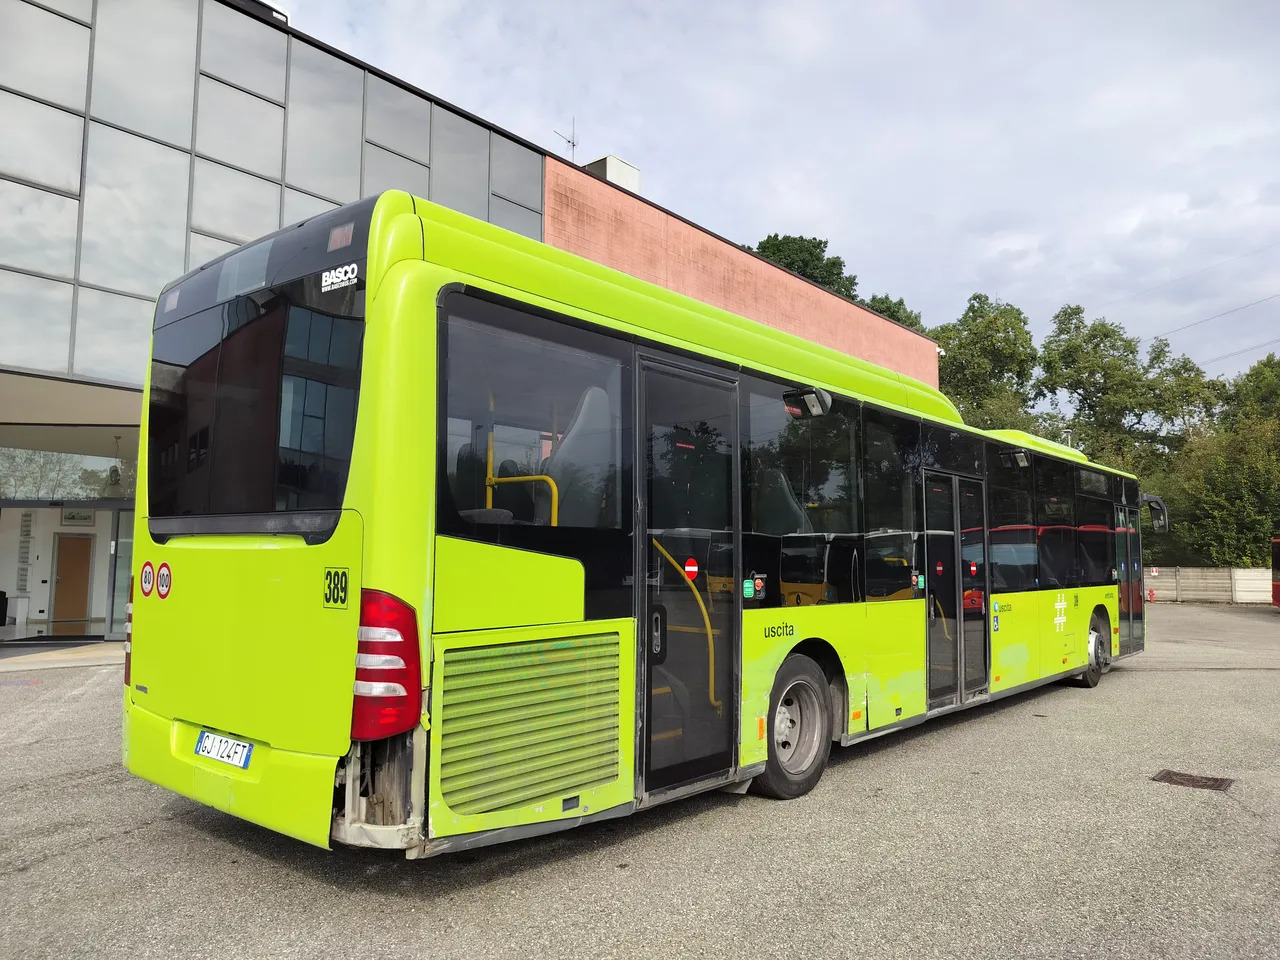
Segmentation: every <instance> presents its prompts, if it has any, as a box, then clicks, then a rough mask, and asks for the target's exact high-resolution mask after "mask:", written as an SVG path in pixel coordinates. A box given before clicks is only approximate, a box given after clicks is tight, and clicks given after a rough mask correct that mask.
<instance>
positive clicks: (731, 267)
mask: <svg viewBox="0 0 1280 960" xmlns="http://www.w3.org/2000/svg"><path fill="white" fill-rule="evenodd" d="M546 163H547V165H546V180H545V187H544V189H545V191H546V195H545V198H544V213H543V227H542V229H543V239H544V240H545V241H546V242H547V243H549V244H551V245H552V246H555V247H559V248H560V249H562V250H568V251H569V252H570V253H576V254H578V255H579V256H582V257H586V258H587V259H588V260H594V261H596V262H597V263H602V264H604V265H605V266H608V267H612V268H614V269H615V270H621V271H622V272H623V273H629V274H631V275H632V276H633V277H639V278H640V279H641V280H647V281H649V282H650V283H656V284H658V285H659V286H663V287H666V288H667V289H669V290H675V291H677V292H678V293H683V294H684V295H685V296H689V297H693V298H694V299H696V300H701V301H702V302H704V303H709V304H712V305H713V306H717V307H720V308H722V309H724V310H729V311H731V312H732V313H736V314H739V315H741V316H744V317H750V318H751V319H753V320H759V321H761V322H762V323H767V324H769V325H770V326H772V327H777V328H778V329H779V330H785V331H787V332H788V333H794V334H796V335H797V336H801V337H804V338H805V339H807V340H814V341H817V342H818V343H821V344H824V345H825V346H829V347H834V348H835V349H837V350H841V351H843V352H845V353H849V354H852V355H853V356H855V357H861V358H863V359H864V360H870V361H871V362H872V363H878V364H880V365H881V366H884V367H888V368H889V369H891V370H897V371H899V372H900V373H905V374H907V375H908V376H912V377H915V378H916V379H917V380H922V381H924V382H925V383H927V384H929V385H930V386H934V387H936V386H937V385H938V354H937V351H936V350H935V348H934V344H933V341H932V340H929V339H928V338H927V337H923V336H920V335H919V334H916V333H915V332H913V331H911V330H908V329H906V328H905V327H901V326H899V325H898V324H896V323H892V322H890V321H888V320H885V319H884V318H883V317H879V316H877V315H876V314H874V313H872V312H870V311H869V310H864V309H862V308H861V307H859V306H857V305H856V304H853V303H850V302H849V301H847V300H845V299H843V298H841V297H837V296H836V295H835V294H832V293H828V292H827V291H825V290H822V289H821V288H819V287H815V286H813V285H812V284H810V283H806V282H805V281H803V280H801V279H799V278H797V277H794V276H792V275H791V274H789V273H787V272H786V271H785V270H779V269H778V268H777V267H775V266H773V265H772V264H769V263H767V262H765V261H763V260H760V259H758V258H757V257H754V256H752V255H751V254H749V253H747V252H745V251H743V250H740V249H738V248H737V247H735V246H733V245H732V244H730V243H726V242H724V241H723V240H720V239H717V238H716V237H713V236H711V235H710V234H708V233H704V232H703V231H701V230H699V229H698V228H697V227H692V226H690V225H689V224H687V223H685V222H684V221H683V220H679V219H677V218H676V217H673V216H671V215H669V214H667V213H664V212H663V211H661V210H659V209H658V208H657V207H653V206H650V205H649V204H647V203H645V202H644V201H643V200H640V199H638V198H637V197H634V196H632V195H631V194H629V193H626V192H625V191H623V190H619V189H617V188H616V187H614V186H612V185H611V184H609V183H606V182H604V181H602V180H598V179H596V178H595V177H593V176H591V175H590V174H587V173H583V172H582V171H581V170H578V169H577V168H575V167H571V166H569V165H568V164H566V163H562V162H560V161H558V160H555V159H554V158H552V157H547V162H546Z"/></svg>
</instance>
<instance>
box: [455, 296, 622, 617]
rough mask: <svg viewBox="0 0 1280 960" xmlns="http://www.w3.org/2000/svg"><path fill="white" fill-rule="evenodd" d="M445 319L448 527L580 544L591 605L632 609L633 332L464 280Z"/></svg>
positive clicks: (515, 540)
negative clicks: (615, 335) (629, 337)
mask: <svg viewBox="0 0 1280 960" xmlns="http://www.w3.org/2000/svg"><path fill="white" fill-rule="evenodd" d="M440 329H441V351H440V365H441V366H440V378H441V382H442V383H443V384H444V385H445V386H444V403H443V405H442V409H441V411H440V417H441V421H440V427H439V430H438V443H439V447H438V451H439V452H438V456H439V464H440V484H439V489H440V494H441V495H440V498H439V503H438V508H437V509H438V529H439V531H440V532H441V533H446V534H450V535H453V536H461V537H467V538H470V539H475V540H484V541H487V542H490V543H498V544H504V545H508V546H515V547H521V548H524V549H529V550H537V551H540V552H543V553H552V554H558V555H561V556H570V557H575V558H577V559H579V560H581V561H582V563H583V567H584V570H585V573H586V586H587V594H586V609H587V616H588V617H604V616H629V615H630V613H631V590H630V586H629V583H630V577H631V570H632V558H631V539H630V531H631V526H632V523H631V521H632V511H631V509H630V497H629V495H628V493H627V491H629V490H630V483H631V479H630V478H631V462H632V459H633V457H632V444H633V433H632V429H633V428H632V420H633V417H632V413H631V376H632V362H631V348H630V345H629V344H626V343H622V342H619V341H615V340H613V339H611V338H610V337H607V336H604V335H601V334H598V333H593V332H588V331H585V330H581V329H578V328H576V327H573V326H570V325H569V324H566V323H560V322H557V321H556V320H552V319H547V318H544V317H542V316H537V315H534V314H533V313H532V312H527V311H526V310H524V309H523V308H517V307H516V306H514V305H508V304H506V303H505V302H504V303H496V302H491V301H488V300H479V299H476V298H474V297H470V296H465V295H462V294H454V295H451V296H449V297H448V298H447V299H446V300H445V302H444V304H443V306H442V308H441V327H440ZM490 438H492V445H493V446H492V449H493V453H492V456H490V454H489V443H490ZM548 477H549V478H551V480H552V481H554V484H555V487H554V488H553V487H552V485H551V484H550V483H548V482H547V481H546V480H545V479H544V478H548Z"/></svg>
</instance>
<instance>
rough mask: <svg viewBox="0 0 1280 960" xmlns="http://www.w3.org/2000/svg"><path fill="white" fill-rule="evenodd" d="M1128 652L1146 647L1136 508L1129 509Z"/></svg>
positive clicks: (1139, 531)
mask: <svg viewBox="0 0 1280 960" xmlns="http://www.w3.org/2000/svg"><path fill="white" fill-rule="evenodd" d="M1128 515H1129V523H1128V525H1127V526H1128V528H1129V571H1130V573H1129V577H1130V580H1129V596H1130V600H1129V632H1130V637H1129V650H1130V652H1132V653H1137V652H1138V651H1139V650H1142V649H1144V648H1145V647H1146V645H1147V629H1146V613H1147V604H1146V600H1145V598H1144V597H1143V596H1142V527H1141V525H1140V524H1139V522H1138V508H1137V507H1129V508H1128Z"/></svg>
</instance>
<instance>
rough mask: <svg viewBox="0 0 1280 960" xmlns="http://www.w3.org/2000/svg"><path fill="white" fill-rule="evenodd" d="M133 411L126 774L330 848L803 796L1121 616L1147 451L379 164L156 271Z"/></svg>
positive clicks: (1109, 650)
mask: <svg viewBox="0 0 1280 960" xmlns="http://www.w3.org/2000/svg"><path fill="white" fill-rule="evenodd" d="M142 437H143V439H142V443H141V451H140V458H139V478H138V491H139V492H138V504H137V526H136V530H135V539H134V560H133V587H132V603H131V607H130V611H131V613H130V616H131V623H130V627H129V629H130V631H131V634H130V642H129V645H128V647H127V653H126V661H125V672H124V683H125V691H124V736H123V756H124V763H125V765H126V766H127V768H128V769H129V770H130V771H132V772H133V773H134V774H136V775H138V776H140V777H143V778H145V779H147V780H150V781H152V782H154V783H157V784H160V785H162V786H164V787H167V788H169V789H170V790H173V791H176V792H177V793H180V794H183V795H185V796H187V797H190V798H193V799H194V800H197V801H199V802H201V803H204V804H207V805H209V806H212V807H215V808H217V809H220V810H223V811H225V812H228V813H231V814H234V815H236V816H238V817H241V818H243V819H245V820H248V821H252V822H254V823H257V824H261V825H263V826H265V827H267V828H269V829H272V830H276V831H279V832H281V833H284V834H288V835H291V836H293V837H296V838H299V839H301V840H304V841H307V842H309V843H312V844H316V845H318V846H325V847H327V846H329V845H330V844H331V843H333V842H337V843H343V844H351V845H358V846H367V847H382V848H395V849H402V850H404V851H405V852H406V855H407V856H409V857H411V858H416V857H423V856H430V855H434V854H439V853H443V852H447V851H452V850H459V849H464V848H470V847H475V846H481V845H485V844H490V843H495V842H499V841H503V840H508V839H512V838H517V837H526V836H531V835H535V834H541V833H546V832H550V831H553V830H559V829H563V828H567V827H570V826H574V825H577V824H581V823H587V822H590V821H595V820H600V819H603V818H609V817H618V816H623V815H626V814H629V813H632V812H634V811H636V810H640V809H643V808H645V807H649V806H652V805H654V804H658V803H662V802H665V801H667V800H672V799H675V798H678V797H681V796H685V795H688V794H692V793H696V792H700V791H705V790H711V789H717V788H721V789H732V790H745V789H747V787H748V786H749V785H754V787H755V789H756V790H758V791H759V792H761V793H764V794H767V795H770V796H773V797H778V798H789V797H795V796H798V795H800V794H803V793H805V792H806V791H809V790H811V789H812V788H813V786H814V785H815V784H816V783H817V782H818V779H819V777H821V775H822V773H823V770H824V768H825V766H826V763H827V759H828V756H829V754H830V750H831V745H832V744H833V743H838V744H842V745H848V744H854V743H858V742H860V741H863V740H866V739H869V738H872V737H877V736H880V735H882V734H885V733H890V732H892V731H896V730H901V729H903V728H905V727H909V726H911V725H913V724H917V723H920V722H921V721H924V720H926V719H928V718H930V717H935V716H939V715H941V714H946V713H949V712H951V711H955V710H960V709H963V708H965V707H969V706H974V705H976V704H981V703H988V702H990V701H992V700H995V699H997V698H999V697H1003V696H1007V695H1009V694H1013V693H1017V692H1019V691H1024V690H1028V689H1030V688H1032V687H1035V686H1038V685H1040V684H1045V683H1049V682H1051V681H1054V680H1059V679H1064V678H1077V679H1078V680H1079V681H1080V682H1083V683H1085V684H1087V685H1088V686H1093V685H1095V684H1097V683H1098V681H1099V678H1100V677H1101V676H1102V674H1103V673H1104V672H1106V670H1107V669H1108V668H1109V667H1110V665H1111V664H1112V663H1114V662H1115V661H1116V660H1117V659H1119V658H1121V657H1124V656H1128V655H1130V654H1133V653H1137V652H1139V651H1140V650H1142V648H1143V645H1144V642H1145V633H1144V629H1143V616H1142V584H1141V569H1142V565H1141V545H1140V543H1139V541H1138V535H1137V531H1138V522H1137V516H1138V510H1139V507H1140V505H1142V504H1143V502H1144V500H1143V498H1142V496H1141V495H1140V493H1139V491H1138V484H1137V481H1136V480H1135V479H1134V478H1133V477H1132V476H1129V475H1127V474H1124V473H1121V472H1118V471H1116V470H1109V469H1107V468H1105V467H1101V466H1098V465H1095V464H1092V463H1089V462H1088V461H1087V460H1086V459H1085V458H1084V457H1083V456H1082V455H1081V454H1080V453H1079V452H1077V451H1076V450H1074V449H1071V448H1070V447H1066V446H1061V445H1058V444H1055V443H1051V442H1048V441H1045V440H1042V439H1038V438H1036V437H1033V436H1030V435H1027V434H1025V433H1018V432H1011V431H997V432H991V433H983V432H980V431H977V430H973V429H970V428H968V427H966V426H965V425H964V424H963V423H962V422H961V419H960V417H959V416H958V414H957V412H956V409H955V407H954V406H953V405H952V404H951V403H950V402H949V401H948V400H947V399H946V398H945V397H944V396H943V395H942V394H941V393H939V392H938V391H937V390H934V389H932V388H930V387H928V386H926V385H924V384H921V383H918V382H916V381H913V380H910V379H908V378H906V377H903V376H900V375H898V374H896V373H892V372H890V371H888V370H885V369H881V368H879V367H876V366H874V365H871V364H868V363H865V362H862V361H860V360H857V359H854V358H852V357H849V356H845V355H843V354H840V353H838V352H835V351H833V350H829V349H826V348H823V347H819V346H816V345H815V344H812V343H808V342H805V341H803V340H801V339H798V338H796V337H793V336H790V335H787V334H784V333H781V332H779V331H777V330H774V329H771V328H769V327H767V326H764V325H762V324H760V323H755V322H752V321H748V320H745V319H742V318H740V317H736V316H733V315H731V314H728V313H726V312H724V311H721V310H718V309H715V308H712V307H710V306H707V305H705V304H702V303H699V302H696V301H693V300H690V299H688V298H686V297H683V296H679V295H677V294H675V293H673V292H671V291H668V290H664V289H661V288H658V287H655V286H652V285H649V284H646V283H643V282H641V281H639V280H636V279H634V278H632V277H629V276H625V275H623V274H620V273H617V272H615V271H612V270H609V269H606V268H605V267H602V266H600V265H598V264H594V263H591V262H588V261H586V260H582V259H580V258H577V257H574V256H572V255H569V254H567V253H564V252H562V251H559V250H556V249H553V248H550V247H547V246H544V245H543V244H540V243H537V242H535V241H532V240H528V239H526V238H523V237H520V236H516V235H514V234H511V233H508V232H506V231H504V230H501V229H499V228H497V227H494V226H492V225H490V224H487V223H482V222H479V221H476V220H473V219H470V218H468V217H466V216H463V215H461V214H458V213H455V212H452V211H450V210H447V209H444V208H442V207H439V206H436V205H434V204H431V203H428V202H426V201H424V200H421V199H418V198H416V197H411V196H410V195H408V194H406V193H402V192H398V191H390V192H387V193H383V194H381V195H380V196H378V197H374V198H369V199H365V200H361V201H359V202H357V203H353V204H350V205H347V206H345V207H341V208H339V209H337V210H334V211H330V212H328V213H325V214H322V215H320V216H317V217H314V218H312V219H310V220H307V221H305V222H303V223H300V224H297V225H295V226H292V227H289V228H287V229H284V230H281V231H279V232H277V233H275V234H273V235H271V236H269V237H266V238H264V239H262V240H259V241H257V242H255V243H251V244H249V245H246V246H244V247H242V248H240V249H238V250H236V251H233V252H231V253H229V254H227V255H225V256H223V257H222V258H220V259H218V260H215V261H213V262H212V263H209V264H207V265H205V266H203V267H201V268H200V269H198V270H195V271H192V272H191V273H189V274H187V275H186V276H185V277H183V278H181V279H180V280H178V281H176V282H174V283H173V284H171V285H170V286H168V287H166V288H165V290H164V291H162V293H161V294H160V297H159V299H158V301H157V306H156V320H155V327H154V331H153V340H152V363H151V367H150V373H149V377H148V382H147V386H146V403H145V408H144V413H143V422H142ZM1148 502H1149V503H1150V506H1151V510H1152V514H1153V518H1154V520H1155V525H1156V527H1157V529H1159V528H1160V527H1162V526H1163V524H1164V522H1165V514H1164V508H1163V505H1162V504H1160V503H1159V501H1155V500H1151V499H1150V498H1148Z"/></svg>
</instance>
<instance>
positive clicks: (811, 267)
mask: <svg viewBox="0 0 1280 960" xmlns="http://www.w3.org/2000/svg"><path fill="white" fill-rule="evenodd" d="M756 253H758V254H760V256H762V257H764V258H765V259H766V260H769V261H772V262H773V263H776V264H777V265H778V266H780V267H782V268H783V269H784V270H790V271H791V272H792V273H798V274H799V275H800V276H802V277H804V278H805V279H806V280H812V281H813V282H814V283H816V284H818V285H819V286H823V287H826V288H827V289H828V290H830V291H831V292H832V293H834V294H838V295H839V296H842V297H845V298H846V299H849V300H854V299H856V298H857V295H858V278H857V276H855V275H854V274H846V273H845V272H844V258H843V257H829V256H827V241H826V240H820V239H818V238H817V237H793V236H790V235H785V236H779V235H778V234H776V233H771V234H769V236H767V237H765V238H764V239H763V240H761V241H760V242H759V243H758V244H757V245H756Z"/></svg>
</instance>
